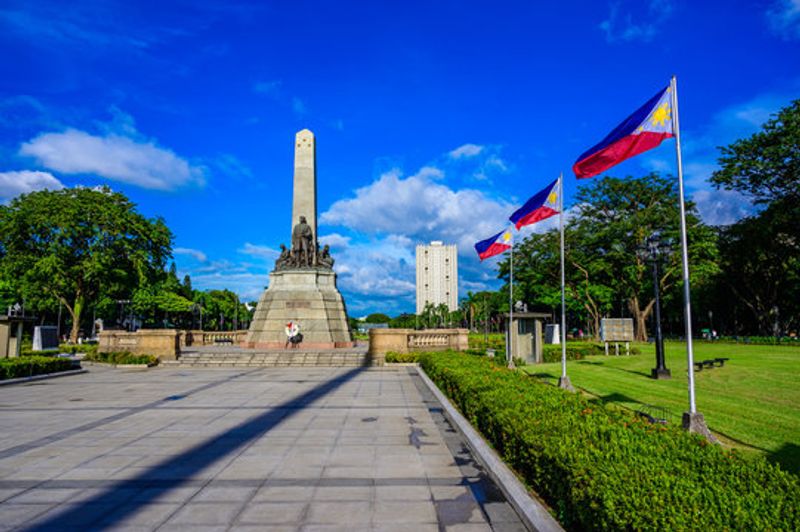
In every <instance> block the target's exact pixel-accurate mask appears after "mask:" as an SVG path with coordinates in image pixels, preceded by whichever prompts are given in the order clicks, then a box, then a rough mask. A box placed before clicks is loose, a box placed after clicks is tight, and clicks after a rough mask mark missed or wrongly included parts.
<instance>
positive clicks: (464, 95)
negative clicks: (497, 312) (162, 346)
mask: <svg viewBox="0 0 800 532" xmlns="http://www.w3.org/2000/svg"><path fill="white" fill-rule="evenodd" d="M66 5H69V7H68V8H67V7H65V6H66ZM0 50H2V52H3V53H2V56H3V60H2V61H0V201H3V202H7V201H8V200H9V199H10V198H12V197H14V196H16V195H18V194H20V193H23V192H27V191H30V190H36V189H41V188H57V187H61V186H74V185H86V186H94V185H100V184H106V185H109V186H111V187H112V188H113V189H115V190H119V191H122V192H124V193H125V194H127V195H128V196H129V197H131V198H132V199H133V201H135V202H136V203H137V204H138V206H139V209H140V210H141V211H142V212H144V213H145V214H147V215H149V216H157V215H158V216H162V217H164V218H165V220H166V221H167V223H168V225H169V227H170V228H171V229H172V230H173V232H174V233H175V261H176V263H177V265H178V268H179V271H180V272H181V273H182V274H183V273H189V274H191V275H192V279H193V282H194V285H195V287H198V288H229V289H232V290H235V291H237V292H238V293H239V294H240V295H242V296H243V297H245V298H247V299H257V297H258V295H259V294H260V292H261V291H262V290H263V288H264V286H265V285H266V284H267V283H268V272H269V271H270V270H271V269H272V264H273V261H274V259H275V257H276V251H275V250H276V249H278V247H279V244H280V243H281V242H287V241H288V240H289V233H290V228H291V220H290V218H291V183H292V161H293V139H294V134H295V133H296V132H297V131H299V130H300V129H303V128H309V129H311V130H312V131H313V132H314V133H315V135H316V137H317V165H318V166H317V173H318V184H317V187H318V204H319V211H320V212H319V215H320V227H319V229H320V236H321V240H322V241H323V242H326V243H329V244H330V245H331V247H332V251H333V255H334V258H335V259H336V261H337V262H336V266H335V269H336V270H337V272H338V273H339V287H340V289H341V290H342V292H343V294H344V296H345V299H346V301H347V304H348V309H349V311H350V312H351V314H353V315H356V316H359V315H364V314H366V313H368V312H372V311H384V312H387V313H389V314H395V313H399V312H401V311H413V308H414V247H415V245H416V244H418V243H425V242H427V241H430V240H434V239H435V240H445V241H447V242H450V243H456V244H458V247H459V266H460V276H459V284H460V291H461V293H462V295H464V294H466V291H468V290H473V291H474V290H481V289H485V288H495V287H497V286H498V282H497V280H496V264H495V263H494V262H491V261H487V262H485V263H483V264H480V263H479V262H478V261H477V258H476V256H475V253H474V251H473V249H472V244H473V243H474V242H476V241H477V240H480V239H483V238H486V237H488V236H490V235H491V234H494V233H495V232H497V231H499V230H501V229H502V228H503V227H504V226H505V223H506V222H505V220H506V218H507V217H508V216H509V215H510V214H511V212H513V210H514V209H515V208H516V207H517V206H518V205H519V204H521V203H522V202H524V201H525V200H526V199H527V197H528V196H530V195H532V194H533V193H535V192H537V191H538V190H539V189H540V188H541V187H543V186H544V185H546V184H547V183H549V182H551V181H552V180H553V178H554V177H555V176H557V175H558V173H559V172H561V171H563V172H564V173H565V174H566V175H567V179H566V185H565V192H566V203H567V205H569V204H570V202H571V198H572V196H573V195H574V192H575V189H576V187H577V183H576V181H575V180H574V178H573V177H572V175H571V174H570V173H569V169H570V167H571V165H572V163H573V162H574V160H575V158H576V156H577V155H579V154H580V153H582V152H583V151H584V150H585V149H586V148H588V147H589V146H591V145H593V144H595V143H596V142H598V141H599V140H600V139H601V138H602V137H603V136H605V134H606V133H608V131H610V129H611V128H613V127H614V126H615V125H616V124H617V123H618V122H619V121H621V120H622V119H623V118H625V117H626V116H627V115H628V114H630V113H631V112H632V111H633V110H634V109H636V108H637V107H638V106H639V105H641V104H642V103H644V102H645V101H646V100H647V99H649V98H650V97H651V96H652V95H653V94H655V93H656V92H657V91H658V90H659V89H661V88H663V87H664V86H665V85H666V84H667V83H668V81H669V78H670V76H671V75H672V74H676V75H677V76H678V83H679V95H680V113H681V127H682V136H683V143H684V164H685V173H686V178H687V188H688V193H689V194H690V195H691V197H692V198H693V199H694V200H695V201H696V202H697V203H698V205H699V207H700V210H701V214H702V216H703V217H704V219H705V220H706V221H707V222H709V223H730V222H732V221H734V220H736V219H737V218H740V217H741V216H743V215H745V214H746V213H747V212H749V211H750V210H751V207H750V205H749V203H748V202H747V201H746V199H744V198H742V197H739V196H737V195H736V194H733V193H720V192H716V191H713V190H712V189H711V188H710V187H709V186H708V185H707V184H706V178H707V177H708V175H709V174H710V173H711V172H712V171H713V169H714V167H715V162H716V158H717V150H716V147H717V146H720V145H725V144H728V143H729V142H731V141H733V140H735V139H736V138H740V137H742V136H745V135H749V134H751V133H752V132H754V131H756V130H757V129H758V128H759V126H760V124H762V123H763V122H764V121H765V120H766V119H767V118H768V117H769V116H770V114H771V113H774V112H775V111H777V110H778V109H780V108H781V107H783V106H785V105H787V104H788V103H789V102H790V101H791V100H792V99H794V98H797V97H798V94H800V69H798V65H800V0H763V1H758V2H721V1H720V2H689V1H679V0H668V1H650V2H648V1H641V2H636V1H611V2H559V3H557V4H556V3H553V5H546V4H543V3H533V2H491V3H490V2H465V1H459V2H455V1H453V2H409V1H405V2H395V3H392V4H389V3H385V2H346V1H337V2H333V1H330V2H325V1H316V2H312V1H294V2H277V1H276V2H253V3H246V2H239V3H237V2H225V1H215V2H205V1H202V0H200V1H193V2H188V1H186V2H163V1H162V2H121V3H116V2H111V1H94V2H83V1H75V2H69V3H68V4H64V3H63V2H39V1H35V0H34V1H31V0H28V1H21V2H16V1H14V0H6V1H4V2H2V3H1V4H0ZM674 159H675V155H674V143H673V141H667V142H665V143H663V144H662V145H661V147H659V148H657V149H655V150H652V151H650V152H648V153H646V154H644V155H642V156H640V157H638V158H636V159H633V160H631V161H629V162H626V163H623V164H622V165H620V166H618V167H616V168H615V169H612V171H611V172H610V173H611V174H612V175H620V176H623V175H640V174H643V173H645V172H649V171H652V170H657V171H661V172H665V173H673V172H674V171H675V170H674V168H675V163H674Z"/></svg>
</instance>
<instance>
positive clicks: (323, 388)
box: [25, 367, 365, 531]
mask: <svg viewBox="0 0 800 532" xmlns="http://www.w3.org/2000/svg"><path fill="white" fill-rule="evenodd" d="M364 369H365V367H358V368H354V369H352V370H350V371H348V372H346V373H343V374H341V375H339V376H337V377H336V378H334V379H331V380H329V381H326V382H324V383H322V384H320V385H318V386H316V387H315V388H313V389H311V390H309V391H307V392H305V393H303V394H301V395H299V396H297V397H295V398H293V399H290V400H288V401H285V402H283V403H281V404H279V405H276V406H275V407H273V408H271V409H269V410H268V411H266V412H264V413H263V414H261V415H259V416H257V417H255V418H253V419H250V420H249V421H245V422H243V423H241V424H239V425H237V426H236V427H233V428H232V429H230V430H228V431H226V432H223V433H222V434H219V435H217V436H214V437H213V438H210V439H209V440H206V441H205V442H203V443H200V444H198V445H196V446H195V447H193V448H191V449H189V450H188V451H186V452H184V453H181V454H179V455H176V456H173V457H171V458H168V459H166V460H164V461H163V462H161V463H158V464H156V465H154V466H153V467H151V468H149V469H147V470H146V471H145V472H143V473H142V474H141V475H139V476H137V477H134V478H131V479H127V480H122V481H120V482H118V483H117V484H115V485H113V486H111V487H110V488H108V489H107V490H106V491H104V492H102V493H100V494H98V495H96V496H95V497H92V498H90V499H88V500H86V501H83V502H80V503H78V504H76V505H74V506H73V507H72V508H70V509H69V510H65V511H64V512H61V513H59V514H56V515H53V516H52V517H49V518H48V519H46V520H44V521H42V522H40V523H35V524H33V525H31V526H30V527H28V528H26V529H25V530H28V531H45V530H65V529H73V530H76V529H83V530H85V529H87V528H91V529H93V530H102V529H108V528H113V527H114V525H115V523H117V522H119V521H121V520H122V519H124V518H126V517H127V516H128V515H130V514H132V513H134V512H136V511H137V510H138V509H139V508H141V507H142V506H145V505H147V504H149V503H151V502H153V500H155V499H156V498H158V497H159V496H161V495H162V494H164V493H166V492H168V491H170V490H172V489H175V488H178V487H180V486H181V485H182V484H184V483H186V482H188V481H189V479H190V478H191V477H192V475H194V474H196V473H198V472H200V471H201V470H202V469H204V468H205V467H208V466H209V465H211V464H213V463H214V462H216V461H217V460H220V459H222V458H224V457H225V456H226V455H229V454H231V453H234V452H235V451H237V450H238V449H240V448H241V447H243V446H244V445H246V444H248V443H250V442H252V441H253V440H255V439H256V438H259V437H261V436H262V435H263V434H265V433H267V432H269V431H270V430H272V429H273V428H274V427H275V426H276V425H278V424H279V423H280V422H282V421H284V420H285V419H288V418H290V417H292V416H293V415H294V414H295V413H297V412H299V411H300V410H301V409H302V408H303V407H305V406H307V405H308V404H309V403H312V402H314V401H316V400H318V399H320V398H321V397H323V396H325V395H327V394H328V393H330V392H332V391H333V390H335V389H336V388H338V387H340V386H342V385H343V384H345V383H346V382H348V381H350V380H351V379H353V378H354V377H355V376H356V375H358V374H359V373H361V372H362V371H363V370H364ZM101 520H102V522H101Z"/></svg>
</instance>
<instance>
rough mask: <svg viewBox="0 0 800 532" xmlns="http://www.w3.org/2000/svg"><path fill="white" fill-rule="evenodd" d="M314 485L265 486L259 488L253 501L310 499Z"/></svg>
mask: <svg viewBox="0 0 800 532" xmlns="http://www.w3.org/2000/svg"><path fill="white" fill-rule="evenodd" d="M313 494H314V486H270V485H267V486H264V487H263V488H261V489H259V490H258V491H257V492H256V494H255V496H254V497H253V500H252V502H294V501H307V500H310V499H311V497H312V495H313Z"/></svg>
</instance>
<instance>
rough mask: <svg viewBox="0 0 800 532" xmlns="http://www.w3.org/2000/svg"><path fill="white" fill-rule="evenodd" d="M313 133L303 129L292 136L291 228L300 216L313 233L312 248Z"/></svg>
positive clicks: (314, 205) (314, 216) (314, 227)
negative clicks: (292, 193) (292, 186)
mask: <svg viewBox="0 0 800 532" xmlns="http://www.w3.org/2000/svg"><path fill="white" fill-rule="evenodd" d="M316 156H317V154H316V141H315V140H314V134H313V133H312V132H311V131H309V130H307V129H304V130H302V131H299V132H298V133H297V135H295V137H294V198H293V201H292V228H293V227H294V226H295V225H297V223H298V222H299V221H300V217H301V216H305V217H306V222H307V223H308V225H310V226H311V231H313V234H314V241H313V243H312V246H313V247H312V249H316V243H317V163H316Z"/></svg>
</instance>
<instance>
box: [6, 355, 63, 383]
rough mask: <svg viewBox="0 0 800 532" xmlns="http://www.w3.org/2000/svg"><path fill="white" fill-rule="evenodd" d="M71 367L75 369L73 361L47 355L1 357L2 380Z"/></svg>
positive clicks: (53, 371)
mask: <svg viewBox="0 0 800 532" xmlns="http://www.w3.org/2000/svg"><path fill="white" fill-rule="evenodd" d="M71 369H74V368H73V364H72V361H71V360H69V359H67V358H56V357H45V356H22V357H14V358H2V359H0V380H6V379H18V378H20V377H31V376H33V375H44V374H45V373H58V372H59V371H69V370H71Z"/></svg>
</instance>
